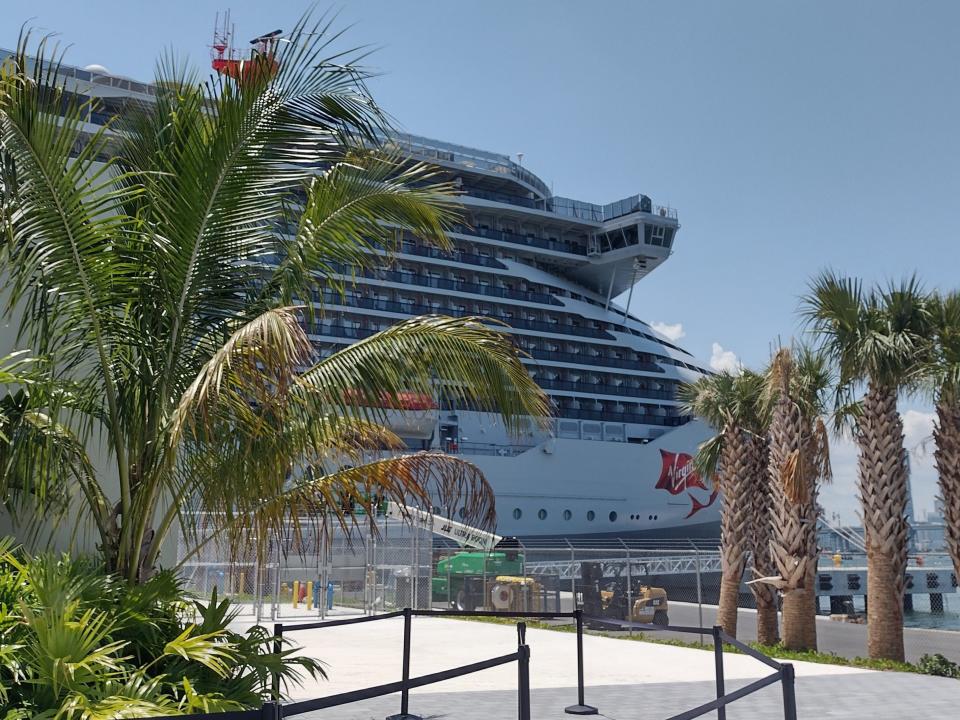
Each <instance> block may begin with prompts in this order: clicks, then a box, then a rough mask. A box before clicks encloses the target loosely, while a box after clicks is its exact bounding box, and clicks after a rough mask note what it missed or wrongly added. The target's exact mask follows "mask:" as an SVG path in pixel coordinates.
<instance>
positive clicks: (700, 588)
mask: <svg viewBox="0 0 960 720" xmlns="http://www.w3.org/2000/svg"><path fill="white" fill-rule="evenodd" d="M687 542H688V543H690V545H691V546H692V547H693V553H694V557H695V558H696V573H697V613H698V615H699V617H700V622H699V624H698V627H700V628H701V629H702V628H703V584H702V581H701V579H700V548H698V547H697V544H696V543H695V542H694V541H693V540H689V539H688V540H687ZM700 644H701V645H703V633H702V632H701V633H700Z"/></svg>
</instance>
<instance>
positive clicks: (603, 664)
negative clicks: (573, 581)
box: [293, 618, 960, 720]
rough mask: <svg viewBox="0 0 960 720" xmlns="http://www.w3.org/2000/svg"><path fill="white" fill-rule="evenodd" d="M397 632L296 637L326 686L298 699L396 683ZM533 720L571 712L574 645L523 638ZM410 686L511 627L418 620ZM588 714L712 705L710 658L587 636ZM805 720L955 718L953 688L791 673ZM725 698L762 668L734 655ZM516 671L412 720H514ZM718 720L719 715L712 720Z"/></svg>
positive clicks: (348, 716)
mask: <svg viewBox="0 0 960 720" xmlns="http://www.w3.org/2000/svg"><path fill="white" fill-rule="evenodd" d="M401 637H402V620H400V619H392V620H383V621H378V622H373V623H365V624H360V625H352V626H347V627H341V628H328V629H323V630H312V631H304V632H300V633H297V635H296V638H297V640H298V641H299V642H300V643H302V644H303V646H304V651H305V652H309V653H310V654H311V655H313V656H314V657H318V658H321V659H322V660H324V661H325V662H326V663H327V668H328V672H329V675H330V677H329V680H327V681H320V682H317V683H311V684H310V685H309V686H306V687H303V688H300V689H298V690H296V691H295V692H294V693H293V696H294V699H305V698H312V697H320V696H324V695H330V694H334V693H339V692H346V691H348V690H355V689H359V688H362V687H367V686H370V685H376V684H380V683H386V682H391V681H394V680H397V679H399V677H400V649H401ZM527 642H528V644H529V645H530V647H531V687H532V692H531V705H532V710H533V717H534V718H538V719H544V720H545V719H546V718H557V719H559V718H563V717H568V716H566V715H564V713H563V708H564V707H565V706H567V705H569V704H572V703H573V702H574V701H575V700H576V691H575V687H576V665H575V645H576V641H575V635H573V634H572V633H561V632H555V631H549V630H529V631H528V637H527ZM413 648H414V652H413V663H412V674H413V675H414V676H416V675H420V674H424V673H428V672H434V671H438V670H443V669H448V668H451V667H455V666H457V665H462V664H465V663H469V662H475V661H478V660H483V659H486V658H490V657H494V656H496V655H501V654H505V653H510V652H512V651H513V650H514V649H515V648H516V631H515V629H514V628H513V627H511V626H502V625H491V624H487V623H477V622H466V621H458V620H446V619H439V618H416V619H415V620H414V624H413ZM584 651H585V656H586V682H587V702H589V703H591V704H593V705H596V706H597V707H599V709H600V711H601V713H602V714H603V715H604V716H606V717H609V718H613V719H614V720H634V719H635V720H641V719H642V720H657V719H661V718H668V717H670V716H671V715H673V714H676V713H678V712H681V711H682V710H686V709H689V708H691V707H693V706H695V705H698V704H700V703H703V702H707V701H709V700H710V699H712V697H714V693H715V688H714V684H713V655H712V653H710V652H706V651H702V650H693V649H688V648H677V647H670V646H664V645H655V644H650V643H642V642H635V641H629V640H622V639H615V638H605V637H597V636H587V637H586V638H585V639H584ZM795 666H796V673H797V697H798V705H799V716H800V717H801V718H821V717H822V718H849V719H851V720H852V719H854V718H857V719H859V718H870V720H882V719H884V718H890V719H891V720H894V719H896V720H904V719H905V718H924V719H926V718H941V717H943V718H947V717H956V716H957V711H958V708H960V682H958V681H957V680H949V679H944V678H933V677H925V676H919V675H912V674H904V673H877V672H871V671H866V670H859V669H856V668H842V667H837V666H829V665H816V664H810V663H796V664H795ZM725 668H726V677H727V689H728V691H729V690H730V689H733V688H736V687H740V686H742V685H744V684H746V683H748V682H750V681H752V680H754V679H757V678H760V677H763V676H764V675H766V674H768V668H767V667H766V666H764V665H761V664H760V663H758V662H757V661H755V660H753V659H751V658H749V657H746V656H740V655H728V656H726V660H725ZM516 683H517V676H516V667H515V666H514V665H507V666H502V667H497V668H493V669H490V670H485V671H483V672H480V673H476V674H474V675H469V676H466V677H462V678H456V679H454V680H449V681H446V682H444V683H440V684H436V685H432V686H430V687H429V688H422V689H420V690H417V691H414V692H413V693H412V695H411V711H413V712H416V713H417V714H419V715H421V716H423V717H437V718H440V717H443V718H464V719H465V720H488V719H490V718H512V717H516V703H517V695H516V687H517V685H516ZM398 710H399V699H398V696H388V697H384V698H379V699H375V700H369V701H364V702H360V703H355V704H352V705H348V706H342V707H339V708H333V709H330V710H325V711H320V712H315V713H310V714H308V715H304V716H303V717H305V718H331V719H332V718H337V720H367V719H368V718H377V719H382V718H384V717H386V716H387V715H390V714H393V713H395V712H397V711H398ZM782 712H783V710H782V696H781V692H780V688H779V686H778V685H774V686H771V687H769V688H765V689H764V690H761V691H760V692H758V693H756V694H754V695H751V696H750V697H748V698H745V699H743V700H740V701H738V702H737V703H735V704H733V705H731V706H730V708H729V710H728V713H727V717H728V718H730V720H737V719H743V720H746V719H747V718H751V719H753V718H757V719H759V718H764V719H766V718H777V717H782ZM710 717H714V715H712V714H711V715H710Z"/></svg>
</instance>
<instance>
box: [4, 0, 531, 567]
mask: <svg viewBox="0 0 960 720" xmlns="http://www.w3.org/2000/svg"><path fill="white" fill-rule="evenodd" d="M339 37H340V33H335V32H333V31H332V30H331V29H330V22H329V20H328V19H326V18H325V17H322V18H320V19H319V20H317V21H314V20H311V19H310V17H309V15H307V16H305V17H304V18H302V19H301V20H300V21H299V22H298V24H297V25H296V27H295V29H294V32H293V33H292V34H291V36H290V38H289V39H290V42H288V43H284V44H282V45H281V46H280V47H279V49H278V51H277V54H276V57H275V60H276V64H275V65H274V64H272V63H268V64H265V65H264V71H263V72H251V73H240V80H239V81H236V80H233V79H230V78H225V77H214V78H209V79H204V80H202V81H201V80H200V79H199V78H198V77H197V76H195V75H194V74H193V73H192V72H190V71H189V70H188V69H187V68H185V67H184V66H182V65H181V64H180V63H178V62H177V61H175V60H172V59H164V60H162V61H161V62H160V63H159V65H158V70H157V77H156V83H155V85H154V101H153V102H152V103H149V104H144V105H141V106H136V105H133V106H131V107H130V108H128V112H127V113H126V115H125V117H123V118H117V119H114V121H112V122H111V123H109V124H108V125H107V126H104V127H101V128H99V129H96V130H93V131H91V130H90V126H89V125H88V124H87V123H86V122H85V121H86V120H87V119H88V116H89V113H90V111H91V109H92V103H90V102H84V101H83V99H82V97H78V96H76V95H73V94H71V93H69V92H67V90H66V89H65V86H64V81H63V79H62V77H61V75H60V73H59V58H60V56H59V55H58V54H57V53H56V52H55V51H53V52H51V50H50V48H49V47H48V42H47V41H46V40H44V41H42V42H40V43H39V47H38V48H37V52H36V53H35V55H36V56H37V59H36V61H34V60H33V59H31V57H30V53H28V43H29V35H26V36H24V37H22V38H21V41H20V43H19V46H18V51H17V53H16V55H15V56H14V57H13V58H12V59H11V60H10V61H8V62H7V63H6V64H5V65H4V66H3V69H2V73H0V152H2V162H0V169H2V173H3V174H2V185H0V222H2V230H3V236H4V238H5V248H4V252H3V254H2V267H0V273H2V275H3V277H4V278H5V282H6V289H7V291H8V292H9V296H10V298H11V300H12V303H13V305H14V306H16V307H19V308H21V309H25V311H24V312H22V314H21V319H20V335H21V338H23V341H24V342H25V344H26V345H27V346H28V347H30V348H31V350H33V351H34V353H35V354H36V355H37V356H38V357H39V358H41V359H42V361H43V367H44V368H45V371H46V377H45V379H44V381H43V382H38V383H36V384H35V385H34V386H33V387H32V389H31V392H30V393H29V394H27V395H25V396H24V397H23V398H21V402H20V405H21V407H20V412H19V414H18V415H16V416H12V415H11V416H10V418H11V423H13V418H14V417H19V418H24V419H30V420H31V421H32V422H33V423H34V425H36V423H37V422H38V421H37V419H38V418H42V425H43V427H42V432H39V433H38V432H34V433H33V434H26V433H22V432H21V431H22V429H23V427H22V426H23V423H22V422H21V423H19V426H18V427H13V426H12V424H11V426H10V427H7V428H5V434H7V435H8V436H11V434H12V433H18V437H21V438H28V437H29V438H32V439H33V442H18V443H16V444H10V445H9V446H7V447H6V448H5V452H4V460H5V462H4V465H3V467H2V474H0V495H4V496H6V497H13V498H24V497H26V498H52V497H55V496H59V497H61V498H63V497H69V498H73V497H75V498H76V499H77V501H78V502H77V503H71V504H72V505H76V504H79V505H81V506H82V507H83V509H84V511H85V515H86V517H87V518H88V519H89V520H90V522H92V524H93V527H94V528H95V529H96V532H97V533H98V535H99V540H100V546H101V549H102V552H103V555H104V557H105V559H106V561H107V563H108V565H109V566H110V567H111V568H112V569H114V570H115V571H116V572H118V573H122V574H123V575H124V576H126V577H127V578H129V579H130V580H131V581H136V580H142V579H143V578H145V577H147V576H149V575H150V573H151V572H152V571H153V568H154V567H155V566H156V564H157V560H158V557H159V554H160V551H161V546H162V543H163V540H164V538H166V537H167V536H168V534H169V533H170V531H171V530H172V529H173V528H175V527H176V526H177V525H178V524H181V525H183V526H184V528H185V529H186V530H187V531H188V534H191V533H190V531H194V532H192V535H193V536H194V537H199V536H200V535H201V533H200V532H199V528H198V527H197V523H198V521H197V520H196V519H195V518H196V517H199V516H200V515H196V514H194V513H192V512H190V511H191V510H202V511H204V512H203V513H202V517H204V518H205V519H206V520H208V521H210V522H212V523H213V526H214V527H213V528H212V529H211V528H207V529H206V531H205V533H204V534H207V533H209V532H212V531H224V532H227V533H229V534H230V536H231V539H232V540H234V541H236V542H237V543H239V542H240V541H241V540H244V539H250V538H255V539H256V541H255V542H256V543H257V544H258V547H259V548H260V549H262V544H263V543H265V542H266V539H267V538H268V537H269V535H270V533H271V532H279V531H280V530H281V529H282V528H283V527H284V523H286V522H290V519H291V518H292V519H293V521H294V522H296V519H298V518H301V517H304V516H316V515H322V516H323V517H328V516H329V514H331V513H332V514H333V516H334V517H335V518H337V517H339V520H340V521H341V522H344V523H348V522H350V519H349V518H346V517H344V515H343V512H342V510H341V509H342V508H343V507H344V505H345V504H346V503H345V502H344V501H345V500H347V501H351V502H353V503H359V504H361V505H369V504H370V503H371V502H372V498H373V497H375V496H381V497H392V498H395V499H398V500H401V501H403V502H405V503H418V502H419V503H428V502H429V500H430V495H431V494H433V495H434V496H436V495H440V496H441V503H440V504H443V505H451V506H453V505H461V506H462V505H466V510H467V513H468V514H467V517H470V518H472V519H474V520H476V521H477V522H490V521H491V519H492V517H493V506H492V494H491V493H490V491H489V488H488V486H487V485H486V483H485V481H484V480H483V478H482V475H481V474H480V472H479V470H478V469H477V468H476V467H475V466H473V465H471V464H470V463H468V462H465V461H463V460H460V459H457V458H453V457H450V456H447V455H444V454H441V453H434V452H424V453H405V452H401V451H400V450H401V447H400V446H401V443H400V441H399V439H398V438H397V437H396V436H394V435H393V434H392V433H391V432H390V431H389V430H388V429H387V428H386V427H385V426H384V424H383V421H384V418H385V412H386V411H385V410H383V409H382V408H384V407H385V406H389V405H391V404H393V405H396V404H397V402H398V398H400V397H401V394H402V393H405V392H414V393H424V394H426V393H429V394H431V395H436V393H438V392H442V394H443V397H444V398H445V399H446V400H448V401H450V402H454V403H458V404H462V405H465V406H469V407H473V408H478V409H483V410H488V411H491V412H495V413H498V414H499V415H500V416H501V417H502V418H503V420H504V422H505V423H506V425H507V426H508V427H509V428H514V429H518V428H519V427H520V426H521V425H524V424H525V423H529V417H530V416H534V417H544V416H545V414H546V412H547V403H546V399H545V396H544V394H543V393H542V392H541V391H540V390H539V388H537V386H536V385H535V384H534V383H533V381H532V380H531V379H530V377H529V375H528V374H527V372H526V371H525V370H524V367H523V365H522V364H521V362H520V359H519V357H518V354H517V352H516V350H515V348H514V346H513V344H512V343H511V341H510V340H509V336H508V335H507V334H506V333H503V332H501V331H500V330H498V329H495V328H490V327H488V326H486V325H484V324H481V322H480V320H479V319H476V318H464V319H451V318H445V317H425V318H415V319H411V320H408V321H405V322H401V323H399V324H397V325H396V326H394V327H392V328H390V329H387V330H384V331H382V332H379V333H377V334H375V335H372V336H371V337H367V338H365V339H363V340H362V341H360V342H358V343H356V344H354V345H352V346H350V347H347V348H346V349H344V350H341V351H340V352H337V353H334V354H332V355H330V356H328V357H320V356H318V355H317V354H316V353H315V351H314V350H313V348H312V346H311V343H310V342H309V340H308V335H307V331H306V329H305V328H308V327H310V326H312V325H315V324H317V323H319V322H321V321H322V319H323V317H324V310H323V308H322V307H321V306H320V305H319V303H318V302H316V301H317V300H319V299H320V298H322V297H323V295H322V294H320V290H321V289H326V290H327V291H328V292H329V291H330V290H331V289H332V290H333V291H338V290H343V287H344V285H345V284H346V283H347V282H349V276H350V274H351V273H352V272H360V271H362V270H363V269H364V268H371V267H375V266H376V265H378V264H379V263H381V262H383V257H384V256H383V252H382V251H383V249H384V248H385V249H386V250H387V251H389V250H390V249H391V248H392V247H393V246H394V244H395V242H396V240H397V239H398V238H399V237H401V236H402V234H403V233H404V232H410V233H413V234H414V235H416V236H418V237H420V238H423V239H424V240H425V241H427V242H432V243H434V244H436V245H438V246H440V247H441V248H446V247H449V243H448V240H447V239H446V237H445V234H444V229H445V228H446V227H448V226H449V225H450V223H452V222H454V221H455V220H456V218H457V217H458V213H459V206H458V204H457V202H456V198H455V196H454V194H453V188H452V187H451V186H450V185H449V184H446V183H442V182H439V181H438V179H437V177H436V176H435V174H434V171H432V170H431V169H429V168H428V167H424V166H421V165H417V164H413V163H410V162H407V161H403V160H400V159H398V158H397V157H394V156H391V155H390V154H389V153H388V152H386V151H385V150H382V149H381V148H382V145H381V142H380V138H381V137H383V135H384V133H385V132H388V131H389V127H388V126H387V124H386V121H385V120H384V115H383V114H382V112H381V111H380V109H379V108H378V107H377V105H376V103H375V102H374V101H373V99H372V98H371V96H370V94H369V93H368V91H367V89H366V87H365V84H364V80H365V78H366V77H367V75H366V73H365V71H364V70H363V69H362V68H361V67H359V66H358V65H357V64H356V57H358V56H357V55H356V53H354V54H350V53H347V54H344V53H343V52H339V51H334V50H333V48H332V44H334V43H336V42H339ZM345 278H346V279H345ZM100 438H102V439H103V441H104V442H105V444H106V445H107V447H108V449H109V459H110V465H111V469H110V470H109V471H108V472H106V473H103V474H98V473H97V471H96V470H95V469H94V465H93V463H92V462H91V461H90V457H89V454H88V451H87V450H88V447H89V446H90V444H91V443H92V442H94V441H95V440H97V439H100ZM111 474H113V475H115V478H116V487H115V488H114V487H112V485H113V483H112V482H111V479H110V476H111Z"/></svg>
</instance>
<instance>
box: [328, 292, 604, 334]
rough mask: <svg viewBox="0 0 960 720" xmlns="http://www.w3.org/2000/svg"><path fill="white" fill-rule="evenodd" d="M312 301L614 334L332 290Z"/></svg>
mask: <svg viewBox="0 0 960 720" xmlns="http://www.w3.org/2000/svg"><path fill="white" fill-rule="evenodd" d="M312 297H313V302H316V303H326V304H330V305H342V306H345V307H357V308H364V309H367V310H383V311H385V312H395V313H402V314H405V315H449V316H451V317H468V316H476V317H481V318H489V319H490V320H491V321H496V322H498V323H500V322H502V323H505V324H506V325H508V326H509V327H511V328H515V329H518V330H536V331H540V332H551V333H556V334H558V335H576V336H579V337H590V338H601V339H604V340H613V339H614V337H613V336H612V335H610V334H609V333H607V332H604V331H603V330H600V329H598V328H589V327H584V326H582V325H581V326H578V325H564V324H562V323H549V322H542V321H539V320H523V319H521V318H513V317H507V316H505V315H499V314H497V313H477V312H470V311H468V310H461V309H460V308H454V307H450V306H448V305H424V304H420V303H401V302H395V301H393V300H381V299H378V298H367V297H355V296H350V295H344V296H341V295H340V294H338V293H335V292H324V293H320V292H314V293H313V296H312Z"/></svg>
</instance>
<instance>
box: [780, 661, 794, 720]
mask: <svg viewBox="0 0 960 720" xmlns="http://www.w3.org/2000/svg"><path fill="white" fill-rule="evenodd" d="M793 681H794V672H793V665H791V664H790V663H784V664H783V666H782V667H781V668H780V682H781V684H782V685H783V720H797V696H796V692H795V688H794V682H793Z"/></svg>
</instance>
